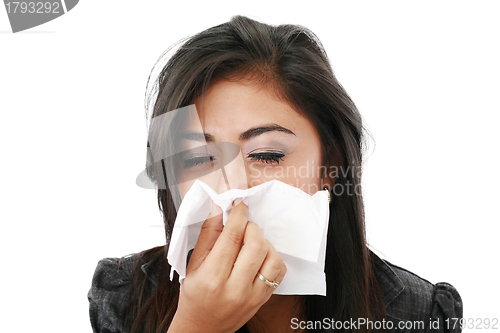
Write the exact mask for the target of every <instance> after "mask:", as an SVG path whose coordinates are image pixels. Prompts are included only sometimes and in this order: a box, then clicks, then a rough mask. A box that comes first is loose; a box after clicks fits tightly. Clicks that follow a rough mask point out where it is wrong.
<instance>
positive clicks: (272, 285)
mask: <svg viewBox="0 0 500 333" xmlns="http://www.w3.org/2000/svg"><path fill="white" fill-rule="evenodd" d="M259 279H261V280H262V282H264V283H265V284H267V285H268V286H269V287H273V288H274V289H276V288H278V285H279V284H280V283H279V282H278V281H269V280H268V279H266V278H265V277H264V275H262V274H261V273H260V272H259Z"/></svg>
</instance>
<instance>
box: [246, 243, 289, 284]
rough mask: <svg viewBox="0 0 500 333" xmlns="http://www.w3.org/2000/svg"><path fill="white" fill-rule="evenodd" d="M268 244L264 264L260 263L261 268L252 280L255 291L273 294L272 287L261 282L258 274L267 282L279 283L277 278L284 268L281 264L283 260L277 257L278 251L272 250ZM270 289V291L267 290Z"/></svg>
mask: <svg viewBox="0 0 500 333" xmlns="http://www.w3.org/2000/svg"><path fill="white" fill-rule="evenodd" d="M267 243H268V251H267V256H266V259H265V260H264V262H263V263H262V266H261V267H260V269H259V272H257V274H256V275H257V278H256V279H255V280H254V287H256V288H257V289H261V290H262V291H264V292H271V293H273V292H274V289H275V288H273V287H270V286H268V285H267V284H266V283H264V281H262V280H261V279H260V278H259V273H260V274H262V275H263V276H264V278H265V279H266V280H268V281H269V282H274V281H278V282H281V280H278V277H280V274H282V270H283V269H285V271H286V267H285V265H284V262H283V258H282V257H281V256H280V255H279V253H278V251H276V249H275V248H274V246H273V245H272V244H271V243H269V242H267ZM269 289H270V290H269Z"/></svg>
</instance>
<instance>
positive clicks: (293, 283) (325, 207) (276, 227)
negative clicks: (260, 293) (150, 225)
mask: <svg viewBox="0 0 500 333" xmlns="http://www.w3.org/2000/svg"><path fill="white" fill-rule="evenodd" d="M328 195H329V194H328V191H326V190H322V191H318V192H316V193H315V194H314V195H312V196H311V195H309V194H307V193H305V192H303V191H302V190H300V189H299V188H297V187H294V186H291V185H288V184H285V183H283V182H281V181H278V180H272V181H269V182H265V183H263V184H260V185H258V186H254V187H251V188H249V189H245V190H242V189H231V190H228V191H226V192H223V193H221V194H218V193H217V192H215V191H214V190H213V189H212V188H211V187H210V186H208V185H207V184H205V183H204V182H202V181H200V180H196V181H195V182H194V184H193V185H192V187H191V188H190V189H189V191H188V192H187V193H186V195H185V196H184V199H183V200H182V203H181V205H180V207H179V211H178V212H177V219H176V221H175V226H174V230H173V232H172V237H171V239H170V245H169V250H168V255H167V260H168V262H169V264H170V265H171V266H172V268H173V269H172V270H171V274H170V279H172V278H173V273H174V270H175V271H176V272H177V273H178V274H179V281H180V282H181V283H182V281H183V280H184V278H185V276H186V266H187V264H186V261H187V255H188V252H189V251H190V250H191V249H193V248H194V247H195V245H196V241H197V240H198V236H199V234H200V231H201V226H202V224H203V222H204V221H205V220H206V218H207V217H208V215H209V214H210V212H211V211H212V204H215V205H217V206H219V207H220V208H221V209H222V212H223V224H224V225H225V224H226V221H227V219H228V217H229V213H230V212H231V209H232V203H233V201H234V200H235V199H236V198H242V200H243V202H244V203H245V204H247V206H248V211H249V218H248V220H249V221H252V222H254V223H256V224H257V225H258V226H259V227H260V228H261V229H262V231H263V233H264V236H265V238H266V239H267V240H268V241H269V242H270V243H271V244H273V246H274V247H275V248H276V250H277V251H278V252H279V254H280V255H281V256H282V258H283V260H284V263H285V265H286V267H287V273H286V275H285V277H284V278H283V281H281V282H280V284H279V286H278V288H276V290H275V292H274V294H280V295H308V294H309V295H310V294H315V295H323V296H325V295H326V280H325V273H324V265H325V252H326V237H327V232H328V219H329V202H328V199H329V197H328Z"/></svg>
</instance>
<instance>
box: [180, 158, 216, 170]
mask: <svg viewBox="0 0 500 333" xmlns="http://www.w3.org/2000/svg"><path fill="white" fill-rule="evenodd" d="M213 161H215V157H214V156H211V155H206V156H194V157H189V158H186V159H184V160H183V161H182V166H183V168H184V169H191V168H194V167H196V166H199V165H202V164H205V163H211V162H213Z"/></svg>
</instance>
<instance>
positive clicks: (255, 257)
mask: <svg viewBox="0 0 500 333" xmlns="http://www.w3.org/2000/svg"><path fill="white" fill-rule="evenodd" d="M268 244H269V243H268V241H267V240H266V239H265V238H264V233H263V232H262V230H261V229H260V227H259V226H258V225H257V224H255V223H253V222H248V223H247V227H246V230H245V236H244V238H243V246H242V247H241V250H240V253H239V254H238V257H237V259H236V262H235V263H234V267H233V270H232V271H231V274H230V276H229V283H231V282H232V281H234V282H235V283H237V284H239V285H242V284H243V285H251V284H252V283H253V280H254V278H255V275H256V274H257V272H258V271H259V269H260V267H261V266H262V263H263V262H264V260H265V259H266V256H267V252H268Z"/></svg>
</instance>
